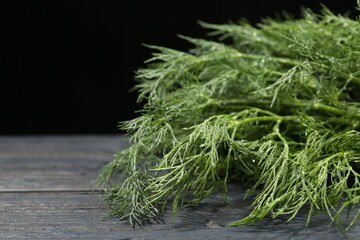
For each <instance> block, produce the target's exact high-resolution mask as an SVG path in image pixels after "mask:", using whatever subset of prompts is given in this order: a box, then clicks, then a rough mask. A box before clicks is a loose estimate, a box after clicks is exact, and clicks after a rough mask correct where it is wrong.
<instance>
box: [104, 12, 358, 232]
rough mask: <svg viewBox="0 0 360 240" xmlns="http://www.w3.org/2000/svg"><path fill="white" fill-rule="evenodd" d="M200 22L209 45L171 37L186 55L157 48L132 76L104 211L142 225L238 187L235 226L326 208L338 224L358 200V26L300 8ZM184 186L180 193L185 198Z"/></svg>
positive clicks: (107, 177) (345, 19) (107, 176)
mask: <svg viewBox="0 0 360 240" xmlns="http://www.w3.org/2000/svg"><path fill="white" fill-rule="evenodd" d="M200 25H201V26H202V27H204V28H207V29H209V30H210V31H211V33H210V35H211V36H218V37H219V40H218V41H213V40H206V39H194V38H190V37H185V36H180V37H181V38H182V39H184V40H186V41H189V42H190V43H192V44H193V45H194V48H193V49H191V50H190V51H189V52H181V51H177V50H174V49H169V48H166V47H159V46H148V47H150V48H152V49H153V50H154V54H153V57H152V58H151V59H150V60H148V62H147V64H148V65H147V68H145V69H141V70H139V71H138V72H137V75H136V78H137V79H138V81H139V83H138V84H137V85H136V89H137V90H138V91H139V99H138V100H139V101H143V102H145V105H144V109H143V110H142V112H141V116H140V117H138V118H135V119H133V120H129V121H127V122H124V123H122V124H121V126H120V127H121V129H123V130H126V131H128V132H129V134H130V135H131V143H132V144H131V146H130V147H128V148H127V149H125V150H124V151H122V152H120V153H118V154H117V155H116V156H115V159H114V160H113V161H112V162H110V163H109V164H108V165H106V166H105V167H104V168H103V169H102V172H101V174H100V175H99V178H98V182H99V184H100V185H101V184H107V183H109V182H110V181H111V179H113V178H114V176H116V175H118V174H121V175H122V176H123V177H124V178H125V180H124V181H123V182H121V183H118V185H117V186H115V187H114V186H113V187H111V188H110V190H108V191H106V193H105V200H106V203H107V204H109V206H110V207H111V209H112V212H111V215H112V216H116V217H118V218H120V219H127V220H129V221H130V223H131V224H133V225H136V224H139V225H143V224H146V223H149V222H151V221H152V220H156V221H159V220H160V219H161V212H162V211H161V209H164V207H165V206H166V205H167V204H168V202H170V201H171V202H172V209H173V211H174V213H176V211H177V209H178V208H179V207H184V206H186V205H188V204H197V203H199V202H200V201H201V200H203V199H204V198H206V197H208V196H210V195H211V194H213V193H215V192H217V191H222V192H223V196H224V201H225V202H227V198H226V195H227V192H228V189H227V184H228V183H229V182H230V181H233V180H235V181H239V182H244V183H246V184H245V187H246V189H247V194H249V195H250V194H252V195H253V194H255V198H254V199H253V203H252V206H251V207H252V209H253V211H252V212H251V213H250V214H249V216H247V217H245V218H244V219H240V220H239V221H236V222H233V223H231V224H229V226H239V225H243V224H250V223H253V222H256V221H260V220H261V219H263V218H265V217H273V218H275V217H278V216H280V215H286V216H288V219H289V221H290V220H291V219H293V218H294V217H295V216H296V215H297V213H298V212H299V211H300V209H302V208H303V207H305V206H307V207H308V208H309V218H308V221H307V222H306V224H309V223H310V220H311V217H312V215H313V214H314V213H316V212H319V211H325V212H327V213H328V215H329V218H330V219H331V220H332V221H333V222H335V223H337V224H338V226H339V228H340V230H341V231H345V230H347V229H348V228H349V227H351V225H353V224H355V222H356V220H357V219H358V217H359V216H360V211H359V212H357V213H356V214H355V217H354V219H353V220H352V221H351V223H350V225H349V227H348V228H347V229H345V230H343V229H342V227H341V222H340V216H341V213H342V212H343V211H344V210H345V209H352V208H353V207H354V206H356V205H358V204H359V203H360V171H359V169H360V71H359V69H360V38H359V37H358V36H359V34H360V22H359V20H353V19H350V18H348V17H346V16H337V15H334V14H333V13H331V11H329V10H328V9H326V8H325V7H324V9H323V11H322V13H321V14H314V13H312V12H311V11H310V10H304V12H303V18H302V19H290V18H289V19H285V20H283V21H278V20H276V21H275V20H272V19H266V20H264V21H263V22H262V23H261V24H259V25H257V26H252V25H250V24H248V23H245V22H240V23H238V24H221V25H219V24H209V23H204V22H200ZM189 193H190V194H189Z"/></svg>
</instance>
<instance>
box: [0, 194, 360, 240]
mask: <svg viewBox="0 0 360 240" xmlns="http://www.w3.org/2000/svg"><path fill="white" fill-rule="evenodd" d="M242 196H243V195H241V194H234V195H233V196H231V197H230V200H231V202H232V204H231V205H224V204H221V203H220V198H221V196H220V195H216V196H214V197H211V198H210V199H207V200H206V201H204V202H203V203H201V204H200V205H199V206H197V207H188V208H184V209H182V210H181V211H180V212H179V214H178V215H177V216H176V217H175V218H172V216H171V212H170V211H169V209H167V211H166V212H165V214H164V222H165V223H164V224H158V223H155V224H152V225H149V226H146V227H145V228H144V229H139V228H137V229H132V228H131V226H129V225H128V224H126V223H124V222H119V221H117V220H115V219H112V220H106V221H105V220H104V219H103V217H104V216H106V214H107V209H102V208H101V207H102V204H101V198H100V196H99V195H98V193H64V192H63V193H27V194H23V193H7V194H0V206H1V208H0V239H154V240H155V239H159V240H162V239H173V240H177V239H179V240H180V239H224V240H225V239H249V240H252V239H294V240H299V239H323V240H328V239H344V237H343V236H342V235H341V234H340V232H339V231H338V230H337V228H336V226H332V227H330V228H328V227H327V223H328V219H327V218H326V217H325V215H319V216H318V217H315V219H314V221H313V222H312V224H311V225H310V226H309V228H307V229H305V230H304V223H305V219H306V214H303V213H301V214H300V216H299V217H297V218H295V219H294V221H292V222H290V223H287V222H286V221H285V219H281V218H280V219H275V220H273V219H267V220H265V221H262V222H259V223H256V224H252V225H248V226H243V227H239V228H234V227H231V228H230V227H225V226H224V225H226V224H227V223H229V222H230V221H234V220H237V219H239V218H241V217H244V216H245V214H246V212H247V206H248V204H249V201H248V200H246V201H243V200H242ZM359 231H360V227H359V226H358V225H356V226H354V227H353V228H352V229H351V230H350V231H349V232H348V239H359V235H358V233H359Z"/></svg>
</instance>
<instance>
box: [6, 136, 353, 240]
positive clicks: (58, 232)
mask: <svg viewBox="0 0 360 240" xmlns="http://www.w3.org/2000/svg"><path fill="white" fill-rule="evenodd" d="M124 140H125V141H124ZM126 145H127V142H126V139H125V138H124V137H122V136H118V135H99V136H87V135H86V136H16V137H11V136H10V137H8V136H3V137H0V163H1V168H0V206H1V207H0V239H117V240H120V239H134V240H135V239H171V240H175V239H224V240H225V239H294V240H295V239H326V240H328V239H343V236H342V235H341V233H340V232H339V231H338V229H337V227H336V226H331V227H328V223H329V220H328V218H327V217H326V216H325V215H324V214H320V215H319V216H316V217H315V218H314V220H313V221H312V223H311V225H310V226H309V227H308V228H307V229H305V230H304V223H305V219H306V213H301V214H300V216H299V217H297V218H295V219H294V220H293V221H292V222H290V223H287V222H286V221H285V220H284V219H275V220H273V219H267V220H264V221H262V222H259V223H256V224H253V225H249V226H244V227H239V228H228V227H224V226H225V225H226V224H227V223H229V222H231V221H234V220H237V219H239V218H241V217H244V216H245V214H246V213H247V212H248V205H249V203H250V200H245V201H244V200H243V195H242V194H241V191H239V190H238V186H236V185H231V186H230V187H231V191H230V196H229V199H230V201H231V202H232V204H231V205H224V204H222V203H221V196H220V195H216V196H213V197H211V198H210V199H207V200H205V201H204V202H203V203H201V204H200V205H199V206H198V207H190V208H185V209H183V210H181V211H180V213H179V214H178V216H176V217H175V218H172V217H171V212H170V211H167V212H166V213H165V215H164V221H165V223H164V224H153V225H150V226H147V227H145V228H144V229H135V230H134V229H132V228H131V227H130V226H129V225H128V224H126V223H124V222H119V221H117V220H116V219H112V220H104V217H106V214H107V213H108V212H107V209H103V208H102V203H101V194H100V193H99V192H98V191H95V188H94V185H93V180H94V179H95V178H96V176H97V174H98V172H99V170H100V168H101V167H102V166H104V165H105V164H106V163H107V162H109V161H111V160H112V158H113V154H114V153H115V152H117V151H119V150H120V149H122V148H124V147H125V146H126ZM359 233H360V224H357V225H355V226H354V227H353V228H352V229H351V230H350V231H349V232H348V235H347V236H348V239H360V234H359Z"/></svg>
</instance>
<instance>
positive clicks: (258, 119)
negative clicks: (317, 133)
mask: <svg viewBox="0 0 360 240" xmlns="http://www.w3.org/2000/svg"><path fill="white" fill-rule="evenodd" d="M296 119H298V117H297V116H277V115H276V116H259V117H250V118H245V119H243V120H240V121H236V123H235V124H234V125H235V127H236V126H240V125H243V124H246V123H251V122H279V121H280V122H282V121H293V120H296ZM234 125H230V128H232V127H234Z"/></svg>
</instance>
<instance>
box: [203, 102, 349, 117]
mask: <svg viewBox="0 0 360 240" xmlns="http://www.w3.org/2000/svg"><path fill="white" fill-rule="evenodd" d="M234 104H235V105H244V107H248V106H254V105H255V106H256V105H267V106H270V100H261V99H256V100H255V99H250V100H249V99H245V100H244V99H229V100H220V99H210V100H209V101H208V103H206V104H205V105H217V106H220V107H226V106H228V105H234ZM282 105H285V106H289V107H305V108H309V109H310V110H316V111H322V112H327V113H329V114H334V115H343V114H344V112H343V111H342V110H340V109H338V108H336V107H332V106H329V105H326V104H323V103H318V102H315V103H312V102H311V101H308V100H299V99H294V100H289V101H287V102H282Z"/></svg>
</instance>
